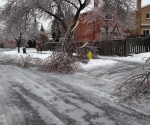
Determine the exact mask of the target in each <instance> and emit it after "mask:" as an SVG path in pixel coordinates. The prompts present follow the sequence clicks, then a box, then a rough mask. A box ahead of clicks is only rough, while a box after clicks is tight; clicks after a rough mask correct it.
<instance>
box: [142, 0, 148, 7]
mask: <svg viewBox="0 0 150 125" xmlns="http://www.w3.org/2000/svg"><path fill="white" fill-rule="evenodd" d="M147 4H150V0H142V6H145V5H147Z"/></svg>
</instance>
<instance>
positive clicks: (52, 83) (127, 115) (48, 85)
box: [0, 63, 150, 125]
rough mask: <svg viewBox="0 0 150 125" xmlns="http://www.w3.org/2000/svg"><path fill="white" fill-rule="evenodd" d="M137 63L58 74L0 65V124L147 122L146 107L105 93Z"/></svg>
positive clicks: (117, 124)
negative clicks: (133, 105)
mask: <svg viewBox="0 0 150 125" xmlns="http://www.w3.org/2000/svg"><path fill="white" fill-rule="evenodd" d="M137 67H139V66H137V65H129V64H126V63H119V64H115V65H110V66H107V67H99V68H96V69H93V70H88V71H85V72H84V73H76V74H74V75H58V74H47V73H41V72H38V71H36V70H34V69H22V68H19V67H15V66H8V65H7V66H6V65H0V125H150V115H149V114H150V110H147V112H144V109H143V111H142V110H140V109H138V108H135V107H132V106H131V107H129V106H128V105H127V104H124V103H118V102H116V101H114V100H115V97H113V96H111V95H110V93H111V91H112V87H114V84H116V83H119V82H121V80H123V79H124V78H125V77H126V76H127V75H128V74H129V73H131V72H132V71H133V70H134V69H136V68H137Z"/></svg>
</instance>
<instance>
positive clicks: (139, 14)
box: [137, 0, 142, 35]
mask: <svg viewBox="0 0 150 125" xmlns="http://www.w3.org/2000/svg"><path fill="white" fill-rule="evenodd" d="M141 1H142V0H137V26H138V27H137V35H141Z"/></svg>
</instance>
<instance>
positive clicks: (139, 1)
mask: <svg viewBox="0 0 150 125" xmlns="http://www.w3.org/2000/svg"><path fill="white" fill-rule="evenodd" d="M141 1H142V0H137V10H138V11H141Z"/></svg>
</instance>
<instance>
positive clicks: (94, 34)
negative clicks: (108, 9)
mask: <svg viewBox="0 0 150 125" xmlns="http://www.w3.org/2000/svg"><path fill="white" fill-rule="evenodd" d="M95 1H96V0H95ZM95 1H94V7H98V4H97V3H96V2H95ZM101 11H102V13H103V10H101ZM90 13H92V11H91V10H89V11H87V12H84V13H82V14H81V15H80V17H79V19H78V20H79V24H78V26H77V28H76V32H75V39H76V41H101V40H103V39H104V34H106V30H105V27H104V25H100V24H97V23H96V22H97V21H93V22H90V23H88V24H86V23H83V22H84V19H85V17H86V16H87V15H89V14H90ZM104 18H105V19H106V18H107V20H109V22H108V23H109V28H108V33H109V34H110V36H113V37H112V39H115V40H118V39H119V40H120V39H124V29H123V27H121V25H119V24H118V25H117V27H116V28H117V30H118V32H119V35H114V34H112V31H113V30H114V29H115V24H116V21H115V13H105V12H104ZM104 23H105V22H104ZM88 27H89V28H90V29H91V31H90V32H87V33H85V30H86V29H87V28H88ZM111 34H112V35H111Z"/></svg>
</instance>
